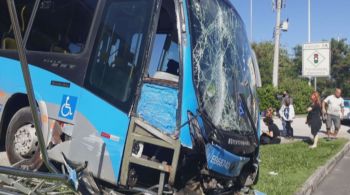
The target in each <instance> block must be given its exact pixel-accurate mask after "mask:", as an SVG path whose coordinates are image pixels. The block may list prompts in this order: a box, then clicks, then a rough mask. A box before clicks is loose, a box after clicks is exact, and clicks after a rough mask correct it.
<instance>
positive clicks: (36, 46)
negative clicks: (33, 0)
mask: <svg viewBox="0 0 350 195" xmlns="http://www.w3.org/2000/svg"><path fill="white" fill-rule="evenodd" d="M96 4H97V0H50V1H47V0H43V1H42V2H41V4H40V7H39V10H38V12H37V14H36V17H35V21H34V24H33V27H32V29H31V32H30V36H29V39H28V43H27V49H28V50H32V51H44V52H57V53H73V54H77V53H80V52H82V51H83V49H84V47H85V44H86V39H87V37H88V34H89V30H90V26H91V22H92V19H93V15H94V11H95V8H96Z"/></svg>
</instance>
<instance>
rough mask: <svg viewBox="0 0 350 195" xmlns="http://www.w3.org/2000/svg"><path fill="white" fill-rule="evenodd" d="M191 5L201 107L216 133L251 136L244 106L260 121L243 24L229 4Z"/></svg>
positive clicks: (213, 0)
mask: <svg viewBox="0 0 350 195" xmlns="http://www.w3.org/2000/svg"><path fill="white" fill-rule="evenodd" d="M188 2H189V7H190V11H189V12H190V26H191V39H192V60H193V68H194V80H195V84H196V87H197V91H198V95H199V102H200V104H201V105H200V107H201V109H202V110H203V111H204V113H205V114H206V115H207V118H208V119H209V120H210V121H211V123H212V124H213V125H214V126H215V127H216V128H217V129H220V130H223V131H238V132H252V131H253V127H252V125H251V124H250V123H249V120H248V119H247V110H245V106H244V102H246V105H247V107H248V109H249V112H250V114H251V115H252V117H253V120H254V121H257V114H258V112H257V102H256V92H255V83H256V82H255V72H254V66H253V62H252V57H251V48H250V45H249V41H248V39H247V37H246V32H245V29H244V24H243V22H242V20H241V18H240V16H239V15H238V14H237V12H236V10H234V8H232V6H231V5H230V4H229V3H228V2H227V1H226V0H210V1H200V0H189V1H188ZM242 98H244V100H242Z"/></svg>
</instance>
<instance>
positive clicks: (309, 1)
mask: <svg viewBox="0 0 350 195" xmlns="http://www.w3.org/2000/svg"><path fill="white" fill-rule="evenodd" d="M307 15H308V22H307V23H308V36H307V42H308V43H311V0H308V14H307ZM309 85H310V86H311V77H310V78H309ZM314 85H315V86H314V88H315V91H317V77H314Z"/></svg>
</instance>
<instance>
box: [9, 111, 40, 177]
mask: <svg viewBox="0 0 350 195" xmlns="http://www.w3.org/2000/svg"><path fill="white" fill-rule="evenodd" d="M5 146H6V153H7V157H8V160H9V161H10V163H11V164H12V165H13V164H15V163H18V167H19V168H22V169H27V170H37V169H39V168H40V167H41V165H42V163H43V162H42V160H41V158H40V149H39V143H38V138H37V136H36V131H35V128H34V122H33V117H32V113H31V111H30V108H29V107H24V108H22V109H20V110H18V111H17V112H16V113H15V115H14V116H13V117H12V119H11V121H10V124H9V126H8V128H7V132H6V141H5ZM19 162H20V163H19Z"/></svg>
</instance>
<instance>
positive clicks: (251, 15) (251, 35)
mask: <svg viewBox="0 0 350 195" xmlns="http://www.w3.org/2000/svg"><path fill="white" fill-rule="evenodd" d="M250 42H253V0H250Z"/></svg>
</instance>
